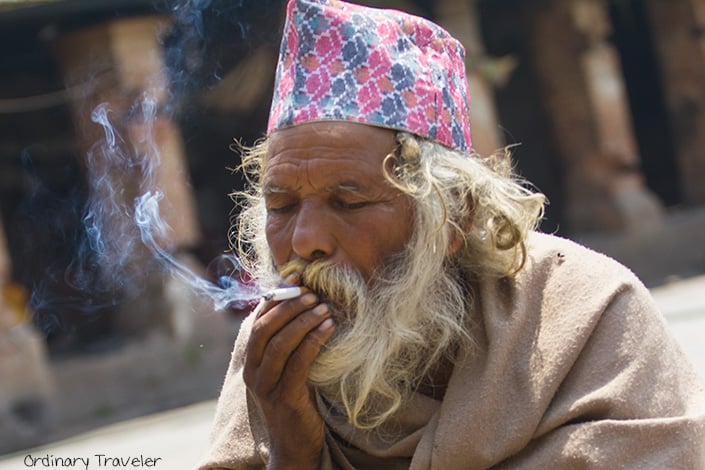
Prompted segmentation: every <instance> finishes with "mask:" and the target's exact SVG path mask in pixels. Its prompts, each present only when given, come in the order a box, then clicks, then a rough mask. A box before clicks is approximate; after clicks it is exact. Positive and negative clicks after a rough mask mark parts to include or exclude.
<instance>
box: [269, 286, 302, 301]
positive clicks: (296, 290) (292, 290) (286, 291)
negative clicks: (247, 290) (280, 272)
mask: <svg viewBox="0 0 705 470" xmlns="http://www.w3.org/2000/svg"><path fill="white" fill-rule="evenodd" d="M302 292H303V291H302V290H301V287H280V288H279V289H274V290H270V291H269V292H267V293H266V294H263V295H262V298H263V299H264V300H287V299H293V298H294V297H298V296H300V295H301V293H302Z"/></svg>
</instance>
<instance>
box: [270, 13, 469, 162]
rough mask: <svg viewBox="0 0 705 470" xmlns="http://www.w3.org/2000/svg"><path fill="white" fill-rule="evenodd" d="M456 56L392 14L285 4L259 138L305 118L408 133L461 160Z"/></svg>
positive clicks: (435, 35) (436, 37) (433, 32)
mask: <svg viewBox="0 0 705 470" xmlns="http://www.w3.org/2000/svg"><path fill="white" fill-rule="evenodd" d="M469 111H470V108H469V93H468V85H467V79H466V76H465V49H464V48H463V46H462V44H460V42H458V41H457V40H456V39H455V38H453V37H452V36H450V34H448V32H447V31H445V30H444V29H443V28H441V27H440V26H438V25H436V24H435V23H432V22H431V21H429V20H427V19H425V18H421V17H418V16H413V15H410V14H408V13H405V12H401V11H397V10H384V9H376V8H370V7H365V6H360V5H354V4H349V3H346V2H342V1H339V0H290V1H289V3H288V5H287V16H286V23H285V26H284V31H283V35H282V41H281V47H280V52H279V62H278V64H277V72H276V80H275V87H274V96H273V99H272V107H271V110H270V115H269V123H268V126H267V132H268V133H271V132H273V131H275V130H277V129H281V128H285V127H288V126H292V125H296V124H303V123H306V122H311V121H322V120H343V121H354V122H360V123H365V124H370V125H375V126H380V127H386V128H391V129H396V130H402V131H409V132H412V133H414V134H417V135H419V136H421V137H426V138H428V139H431V140H435V141H437V142H439V143H441V144H443V145H445V146H446V147H449V148H452V149H455V150H459V151H461V152H464V153H466V154H470V153H471V148H472V142H471V137H470V121H469V118H468V113H469Z"/></svg>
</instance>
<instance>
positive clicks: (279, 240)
mask: <svg viewBox="0 0 705 470" xmlns="http://www.w3.org/2000/svg"><path fill="white" fill-rule="evenodd" d="M265 236H266V239H267V245H269V250H270V251H271V252H272V258H274V263H275V264H276V265H277V266H282V265H283V264H285V263H286V262H287V261H288V258H289V251H290V249H291V237H290V236H289V235H288V232H287V230H286V224H284V223H281V221H276V220H271V219H270V218H268V219H267V222H266V224H265Z"/></svg>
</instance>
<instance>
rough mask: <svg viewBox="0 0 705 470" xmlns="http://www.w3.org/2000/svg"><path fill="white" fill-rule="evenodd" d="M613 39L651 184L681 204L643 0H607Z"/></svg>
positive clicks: (669, 203)
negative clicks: (608, 0)
mask: <svg viewBox="0 0 705 470" xmlns="http://www.w3.org/2000/svg"><path fill="white" fill-rule="evenodd" d="M609 13H610V17H611V21H612V27H613V34H612V38H611V39H612V42H613V43H614V46H615V47H616V48H617V51H618V52H619V55H620V60H621V62H622V69H623V73H624V80H625V83H626V87H627V94H628V97H629V106H630V109H631V115H632V122H633V125H634V133H635V134H636V140H637V143H638V146H639V153H640V156H641V162H642V169H643V172H644V175H645V177H646V183H647V185H648V186H649V188H650V189H651V190H652V191H653V192H654V193H656V194H657V195H658V197H659V198H660V199H661V201H662V202H663V203H664V204H665V205H666V206H673V205H676V204H679V203H681V202H682V196H681V194H680V190H679V187H678V175H677V166H676V162H675V159H674V157H675V146H674V140H673V133H672V130H671V128H670V123H669V121H668V118H667V113H666V107H665V102H664V96H663V93H662V90H663V88H662V86H661V76H660V72H659V67H658V62H657V60H656V57H655V53H654V52H655V51H654V44H653V38H652V37H651V31H650V28H649V23H648V20H647V15H646V5H645V4H644V1H643V0H610V2H609Z"/></svg>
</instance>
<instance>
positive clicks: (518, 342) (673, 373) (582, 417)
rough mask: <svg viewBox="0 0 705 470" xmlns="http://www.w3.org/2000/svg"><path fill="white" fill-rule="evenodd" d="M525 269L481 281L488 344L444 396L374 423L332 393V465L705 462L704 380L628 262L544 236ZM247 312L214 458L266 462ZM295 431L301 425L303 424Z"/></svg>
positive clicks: (701, 465)
mask: <svg viewBox="0 0 705 470" xmlns="http://www.w3.org/2000/svg"><path fill="white" fill-rule="evenodd" d="M528 248H529V250H528V252H529V258H528V261H527V264H526V266H525V267H524V268H523V269H522V271H521V272H520V273H519V274H518V275H516V276H514V277H512V278H507V279H483V280H481V281H479V282H478V284H477V285H476V286H474V288H473V290H474V296H475V299H474V302H475V306H476V308H475V312H474V313H473V315H474V316H475V318H474V319H473V320H474V321H475V327H476V330H475V331H476V339H477V343H478V345H479V348H478V351H476V352H475V353H473V354H467V355H461V356H460V358H461V359H460V360H458V361H457V362H456V364H455V366H454V369H453V373H452V375H451V378H450V381H449V383H448V388H447V390H446V393H445V396H444V398H443V400H442V401H437V400H434V399H432V398H429V397H426V396H424V395H421V394H417V395H415V396H413V397H412V398H411V399H410V400H408V401H407V402H406V403H405V404H404V406H403V407H402V409H400V410H399V411H398V412H397V414H396V415H395V416H394V417H393V419H391V420H390V421H389V422H387V423H386V424H385V425H384V427H383V428H382V429H380V430H377V431H375V432H363V431H360V430H356V429H354V428H353V427H352V426H351V425H350V424H349V423H347V420H346V419H345V418H344V417H343V416H340V414H338V413H336V411H335V409H333V408H331V407H330V406H328V405H327V404H326V403H325V402H324V401H323V400H322V399H319V409H320V411H321V415H322V416H323V417H324V419H325V421H326V424H327V438H326V447H325V449H324V458H323V460H324V461H323V468H325V469H354V468H365V469H367V468H370V469H385V470H387V469H396V468H411V469H419V470H420V469H439V470H448V469H487V468H492V469H517V468H518V469H546V468H594V469H604V468H630V469H631V468H634V469H637V468H638V469H659V470H660V469H665V468H668V469H705V391H704V389H703V385H702V383H701V382H699V379H698V378H697V376H696V374H695V372H694V370H693V368H692V366H691V364H690V363H689V361H688V359H687V358H686V357H685V356H684V354H683V353H682V351H681V349H680V348H679V346H678V345H677V343H676V342H675V340H674V339H673V337H672V336H671V334H670V333H669V331H668V328H667V326H666V324H665V321H664V319H663V318H662V316H661V314H660V313H659V312H658V310H657V308H656V306H655V304H654V302H653V300H652V298H651V296H650V294H649V292H648V291H647V290H646V288H645V287H644V286H643V285H642V284H641V282H639V280H638V279H637V278H636V277H635V276H634V275H633V274H632V273H631V272H629V271H628V270H627V269H626V268H624V267H623V266H621V265H620V264H618V263H616V262H615V261H613V260H611V259H609V258H607V257H605V256H603V255H600V254H597V253H595V252H592V251H590V250H588V249H586V248H584V247H581V246H579V245H577V244H574V243H572V242H570V241H568V240H564V239H560V238H557V237H554V236H550V235H544V234H538V233H535V234H532V235H531V236H530V238H529V240H528ZM253 321H254V319H253V316H252V315H251V316H250V317H248V318H247V319H246V320H245V321H244V322H243V324H242V326H241V330H240V333H239V335H238V338H237V340H236V342H235V348H234V350H233V355H232V361H231V363H230V367H229V369H228V372H227V375H226V378H225V383H224V386H223V389H222V392H221V395H220V398H219V400H218V405H217V410H216V416H215V423H214V427H213V431H212V436H211V443H210V446H209V448H208V449H207V451H206V453H205V455H204V457H203V460H202V463H201V467H200V468H201V469H217V468H227V469H249V468H264V467H265V466H266V461H267V458H268V448H267V432H266V429H265V427H264V424H263V420H262V417H261V416H260V414H259V412H258V410H257V407H256V405H255V404H254V402H253V401H252V400H251V398H250V397H249V396H248V393H247V391H246V388H245V385H244V383H243V380H242V364H243V358H244V354H245V347H246V344H247V338H248V336H249V331H250V328H251V326H252V323H253ZM291 432H296V430H295V429H292V430H291Z"/></svg>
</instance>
